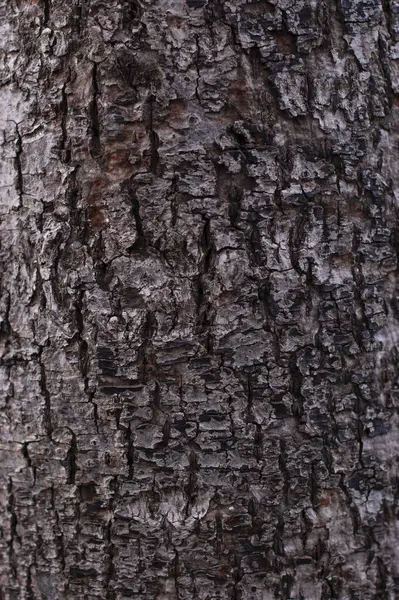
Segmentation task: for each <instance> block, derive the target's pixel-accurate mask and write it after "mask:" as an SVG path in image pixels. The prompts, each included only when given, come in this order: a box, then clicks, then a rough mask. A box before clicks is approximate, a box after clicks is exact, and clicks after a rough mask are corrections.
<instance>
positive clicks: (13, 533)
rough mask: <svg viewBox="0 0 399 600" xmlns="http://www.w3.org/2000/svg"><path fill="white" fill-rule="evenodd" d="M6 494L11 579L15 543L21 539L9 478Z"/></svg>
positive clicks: (14, 571) (14, 568)
mask: <svg viewBox="0 0 399 600" xmlns="http://www.w3.org/2000/svg"><path fill="white" fill-rule="evenodd" d="M7 494H8V504H7V512H8V513H9V515H10V539H9V541H8V542H7V546H8V559H9V564H10V569H11V573H12V574H13V577H16V573H17V570H16V569H17V564H16V555H15V547H14V545H15V542H18V543H19V544H21V538H20V536H19V534H18V531H17V525H18V518H17V513H16V510H15V508H16V507H15V496H14V492H13V480H12V478H11V477H9V479H8V485H7Z"/></svg>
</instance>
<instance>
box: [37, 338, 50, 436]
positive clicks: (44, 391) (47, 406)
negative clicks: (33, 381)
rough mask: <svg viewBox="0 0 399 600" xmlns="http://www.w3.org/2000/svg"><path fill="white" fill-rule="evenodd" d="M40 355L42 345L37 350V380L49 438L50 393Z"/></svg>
mask: <svg viewBox="0 0 399 600" xmlns="http://www.w3.org/2000/svg"><path fill="white" fill-rule="evenodd" d="M42 356H43V346H41V347H40V352H39V365H40V381H39V383H40V390H41V394H42V396H43V398H44V415H43V421H44V429H45V432H46V434H47V436H48V437H49V439H50V440H51V439H52V433H53V426H52V420H51V395H50V392H49V390H48V388H47V378H46V367H45V364H44V362H43V359H42Z"/></svg>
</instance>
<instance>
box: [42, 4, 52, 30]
mask: <svg viewBox="0 0 399 600" xmlns="http://www.w3.org/2000/svg"><path fill="white" fill-rule="evenodd" d="M50 13H51V0H43V25H44V27H46V26H47V24H48V22H49V19H50Z"/></svg>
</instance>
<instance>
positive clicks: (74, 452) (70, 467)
mask: <svg viewBox="0 0 399 600" xmlns="http://www.w3.org/2000/svg"><path fill="white" fill-rule="evenodd" d="M71 436H72V437H71V442H70V446H69V450H68V452H67V456H66V471H67V483H68V484H70V485H74V484H75V479H76V473H77V471H78V466H77V462H76V459H77V456H78V445H77V440H76V435H75V434H74V433H73V431H71Z"/></svg>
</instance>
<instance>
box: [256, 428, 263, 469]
mask: <svg viewBox="0 0 399 600" xmlns="http://www.w3.org/2000/svg"><path fill="white" fill-rule="evenodd" d="M262 443H263V435H262V427H261V425H259V424H255V434H254V456H255V458H256V461H257V462H259V461H261V460H262V458H263V451H262Z"/></svg>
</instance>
